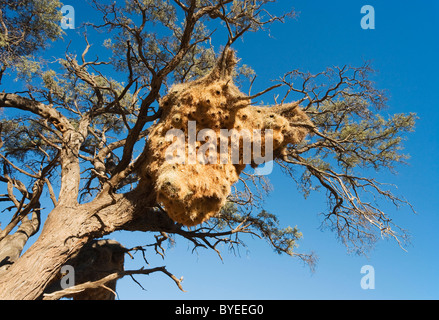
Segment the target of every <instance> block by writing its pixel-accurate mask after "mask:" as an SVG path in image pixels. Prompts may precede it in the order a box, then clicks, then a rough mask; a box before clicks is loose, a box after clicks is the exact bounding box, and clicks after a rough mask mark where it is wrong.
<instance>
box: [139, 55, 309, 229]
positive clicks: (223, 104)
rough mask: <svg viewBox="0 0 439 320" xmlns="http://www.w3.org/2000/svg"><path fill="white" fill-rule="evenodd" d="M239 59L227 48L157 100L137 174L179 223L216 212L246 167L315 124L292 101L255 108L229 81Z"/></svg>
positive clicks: (265, 158) (297, 139) (275, 153)
mask: <svg viewBox="0 0 439 320" xmlns="http://www.w3.org/2000/svg"><path fill="white" fill-rule="evenodd" d="M235 65H236V58H235V55H234V52H233V51H232V50H225V51H224V52H223V54H222V55H221V57H220V58H219V60H218V62H217V64H216V66H215V67H214V68H213V70H212V71H211V72H210V73H209V74H208V75H206V76H204V77H202V78H200V79H198V80H195V81H192V82H187V83H183V84H176V85H174V86H173V87H172V88H171V89H170V91H169V93H168V94H167V95H166V96H165V97H164V98H163V99H162V100H161V101H160V107H161V108H162V110H163V112H162V116H161V119H160V121H159V122H158V123H156V124H155V125H154V126H153V127H152V128H151V131H150V134H149V139H148V144H147V146H146V147H147V148H148V151H149V152H148V154H149V156H148V158H147V159H146V162H145V165H144V166H143V168H142V172H141V175H143V176H144V177H149V178H150V179H151V180H152V182H153V183H154V188H155V191H156V194H157V201H158V202H159V203H162V204H163V206H164V208H165V209H166V211H167V213H168V214H169V216H170V217H171V218H172V219H173V220H174V221H176V222H178V223H181V224H184V225H187V226H193V225H197V224H199V223H202V222H204V221H206V220H208V219H209V218H210V217H212V216H214V215H215V214H217V213H218V212H219V211H220V209H221V208H222V206H223V205H224V204H225V202H226V199H227V197H228V195H229V194H230V192H231V186H232V185H233V184H234V183H235V182H237V181H238V179H239V175H240V174H241V172H242V171H243V170H244V168H245V167H246V165H247V164H248V165H251V166H252V167H257V166H258V164H261V163H263V162H265V161H269V160H273V159H274V158H276V157H279V156H281V155H282V154H283V151H284V150H285V148H286V147H287V145H289V144H298V143H299V142H301V141H302V140H303V139H304V138H305V136H306V135H307V133H308V132H309V128H310V127H312V123H311V121H310V120H309V118H308V117H307V115H306V114H305V112H304V111H303V110H301V108H300V106H299V105H298V104H297V103H292V104H284V105H276V106H272V107H257V106H253V105H251V101H250V97H248V96H246V95H245V94H243V93H242V92H240V91H239V89H238V88H237V87H236V86H235V85H234V84H233V80H232V73H233V71H234V67H235Z"/></svg>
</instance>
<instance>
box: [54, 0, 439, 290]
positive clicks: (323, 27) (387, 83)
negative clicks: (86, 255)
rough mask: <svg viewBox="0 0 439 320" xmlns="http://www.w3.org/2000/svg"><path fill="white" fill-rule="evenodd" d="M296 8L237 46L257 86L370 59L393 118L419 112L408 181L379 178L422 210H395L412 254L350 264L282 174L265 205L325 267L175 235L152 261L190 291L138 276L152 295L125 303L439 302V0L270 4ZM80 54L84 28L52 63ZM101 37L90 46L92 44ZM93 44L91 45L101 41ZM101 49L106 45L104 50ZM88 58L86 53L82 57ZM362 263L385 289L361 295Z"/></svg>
mask: <svg viewBox="0 0 439 320" xmlns="http://www.w3.org/2000/svg"><path fill="white" fill-rule="evenodd" d="M64 2H65V4H72V5H73V6H74V7H75V9H76V24H77V25H79V24H81V23H82V22H84V21H87V20H88V19H90V18H93V17H92V16H91V14H92V12H91V11H90V10H88V9H85V8H86V6H85V5H84V4H83V1H75V2H68V1H64ZM366 4H369V5H373V6H374V8H375V13H376V18H375V19H376V21H375V22H376V29H375V30H363V29H361V27H360V20H361V18H362V14H361V13H360V9H361V7H362V6H363V5H366ZM290 6H293V7H294V8H295V9H296V10H297V11H299V12H300V15H299V16H298V18H297V19H294V20H287V22H286V23H284V24H275V25H273V26H272V27H271V32H270V35H271V37H269V35H268V33H263V32H259V33H254V34H247V35H246V37H245V39H244V41H243V42H238V43H237V44H236V45H235V47H234V48H235V49H237V52H238V56H239V58H241V59H242V62H243V63H245V64H247V65H250V66H251V67H253V69H254V70H255V71H256V73H257V74H258V78H257V83H255V86H260V87H261V88H262V87H265V86H267V83H268V82H265V81H264V80H263V79H267V80H268V79H276V78H278V77H280V76H282V75H283V74H284V73H285V72H287V71H289V70H292V69H296V68H298V69H300V70H302V71H310V72H319V71H322V70H324V69H325V68H326V67H329V66H334V65H338V66H342V65H345V64H351V65H353V66H359V65H361V64H362V62H363V61H365V60H370V61H372V66H373V67H374V68H375V69H377V70H378V71H379V74H378V75H377V76H375V77H374V80H375V82H376V83H377V86H378V87H379V88H383V89H387V90H388V92H389V94H390V100H389V109H387V110H386V111H385V112H387V113H389V114H392V113H400V112H417V113H418V116H419V118H420V119H419V120H418V122H417V126H416V132H415V133H412V134H410V135H409V140H408V141H407V142H406V144H405V146H406V149H405V152H406V153H409V154H410V155H411V159H410V160H409V163H410V164H409V166H402V167H398V168H397V169H398V172H399V173H398V174H397V175H391V174H386V173H384V172H380V173H377V176H378V175H379V179H380V180H381V181H383V182H388V183H393V184H396V185H397V186H398V190H397V193H398V194H401V195H404V196H405V197H406V198H407V200H409V201H410V202H411V203H412V204H413V205H414V208H415V210H416V211H417V215H414V214H413V213H412V212H411V211H410V210H409V209H408V208H402V209H401V210H395V209H394V208H393V207H391V206H389V207H388V208H387V207H386V209H388V210H390V213H391V216H392V217H393V218H394V220H395V222H396V223H397V224H399V225H401V226H402V227H405V228H406V229H408V230H409V231H410V233H411V235H412V244H411V246H409V247H408V248H407V250H408V251H407V252H405V251H403V250H401V249H400V248H399V247H398V245H397V244H396V243H394V242H391V241H385V240H384V241H380V242H378V244H377V245H376V247H375V249H374V250H373V251H371V252H370V253H369V255H368V257H364V256H355V255H348V254H347V252H346V249H345V247H344V246H343V245H342V244H341V243H339V242H338V241H337V239H336V237H335V234H333V233H331V232H329V231H325V232H322V231H320V230H319V226H320V223H321V219H320V218H319V216H318V214H319V213H320V212H322V211H324V210H325V209H326V202H325V198H324V195H323V194H312V195H311V196H310V197H309V198H308V199H307V200H305V199H303V197H302V196H301V195H300V194H299V193H298V192H297V191H296V189H295V185H294V182H293V181H291V180H290V179H288V178H287V177H284V176H283V175H282V174H281V172H280V170H279V169H278V168H277V169H275V170H274V172H273V173H272V174H271V175H270V176H269V178H270V181H271V183H272V185H273V187H274V191H273V192H272V193H271V194H270V196H269V197H268V198H267V201H266V205H265V208H266V209H267V210H268V211H269V212H272V213H276V214H278V216H279V217H280V221H281V223H282V225H285V226H287V225H291V226H295V225H297V226H298V227H299V229H300V230H301V231H302V233H303V235H304V238H303V239H302V240H301V241H300V247H299V248H298V250H299V251H300V252H304V253H307V252H309V251H314V252H315V253H316V254H317V256H318V258H319V260H318V264H317V268H316V271H315V272H314V273H311V272H310V270H309V268H308V267H306V266H304V265H303V264H302V263H301V262H300V261H299V260H297V259H293V258H290V257H287V256H279V255H277V254H275V253H274V252H273V251H272V249H271V248H270V247H269V245H268V244H266V243H265V242H264V241H263V240H258V239H252V238H250V237H249V238H247V239H248V241H247V244H248V247H247V248H241V250H240V252H239V253H240V254H239V255H237V256H235V255H234V254H232V253H228V252H227V249H226V248H224V250H223V254H222V255H223V262H221V260H219V258H218V256H217V255H216V253H215V252H212V251H208V250H204V249H199V250H198V252H197V253H191V249H192V247H191V245H190V244H188V242H187V241H186V240H182V239H179V238H177V242H176V244H175V246H174V247H172V248H168V249H167V250H166V259H165V260H162V259H161V258H160V257H159V256H157V255H155V254H154V253H153V249H151V250H150V251H149V252H147V259H148V261H149V262H150V267H155V266H160V265H166V266H167V269H168V270H169V271H170V272H172V273H174V274H175V275H176V276H177V277H180V276H183V277H184V282H183V287H184V289H185V290H186V291H187V292H186V293H183V292H181V291H179V290H178V288H177V287H176V286H175V285H174V283H173V282H172V281H171V280H170V279H169V278H167V277H166V276H165V275H162V274H158V273H156V274H153V275H150V276H136V279H137V280H138V281H139V282H140V283H141V284H142V285H143V287H144V288H145V289H146V291H143V290H142V289H141V288H140V287H139V286H138V285H137V284H135V283H134V282H133V281H132V280H131V279H130V278H129V277H128V278H126V279H123V280H121V281H119V283H118V287H117V292H118V294H119V298H120V299H438V298H439V270H438V265H439V255H438V247H439V240H438V237H437V228H438V227H439V214H438V211H439V209H438V208H439V200H438V197H437V196H438V191H439V188H438V178H439V165H438V160H437V159H438V158H439V150H438V136H439V129H438V126H437V120H438V118H439V103H438V100H437V98H436V94H437V92H439V90H438V88H439V78H438V74H439V59H438V52H439V5H438V2H437V1H435V0H423V1H422V2H413V1H407V0H402V1H390V0H389V1H377V0H375V1H365V0H363V1H358V0H339V1H324V0H294V1H291V0H281V1H279V2H278V3H277V4H274V5H272V6H271V7H272V8H273V11H274V12H276V13H282V12H283V11H285V10H287V9H290ZM70 39H72V45H71V46H72V47H73V46H74V47H76V48H83V43H79V44H78V43H75V41H78V39H80V38H79V37H78V36H77V35H76V34H75V31H72V30H67V31H66V36H65V41H64V43H62V44H60V45H59V46H57V47H56V48H53V49H52V51H51V54H53V52H56V51H58V50H59V52H60V53H61V52H64V50H65V45H66V44H67V43H68V41H69V40H70ZM90 40H91V39H90ZM91 41H92V40H91ZM95 46H96V47H98V46H100V43H96V44H95ZM78 50H80V49H78ZM254 90H255V92H256V90H257V88H255V89H254ZM110 237H111V238H115V239H117V240H120V241H121V242H122V244H124V245H125V246H126V247H132V246H136V245H143V244H147V243H150V242H151V241H152V239H151V236H150V235H147V234H143V233H129V234H127V233H124V234H122V233H117V234H114V235H111V236H110ZM141 265H144V262H143V260H142V258H141V257H140V256H137V258H136V259H135V260H133V261H131V260H130V259H129V257H127V263H126V269H134V268H139V267H140V266H141ZM363 265H372V266H373V267H374V270H375V289H374V290H363V289H361V287H360V280H361V277H362V276H363V274H361V273H360V269H361V267H362V266H363Z"/></svg>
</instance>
